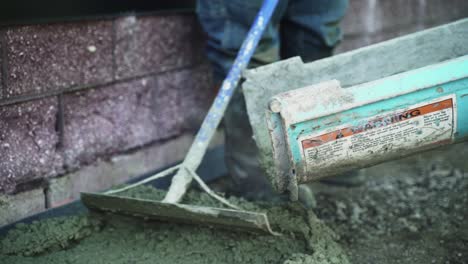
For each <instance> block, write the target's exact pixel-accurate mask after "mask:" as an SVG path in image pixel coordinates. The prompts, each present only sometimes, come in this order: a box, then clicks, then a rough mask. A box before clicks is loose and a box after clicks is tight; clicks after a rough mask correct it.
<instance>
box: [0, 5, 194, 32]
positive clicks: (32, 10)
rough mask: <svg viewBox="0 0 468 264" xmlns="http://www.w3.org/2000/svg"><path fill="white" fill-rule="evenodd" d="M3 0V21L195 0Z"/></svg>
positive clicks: (153, 9)
mask: <svg viewBox="0 0 468 264" xmlns="http://www.w3.org/2000/svg"><path fill="white" fill-rule="evenodd" d="M2 2H3V3H1V4H0V25H1V26H5V25H13V24H30V23H35V24H37V23H48V22H54V21H64V20H80V19H83V18H86V19H96V18H102V17H107V16H108V17H113V16H118V15H124V14H127V13H138V14H153V13H174V12H176V13H177V12H192V11H194V10H195V0H172V1H171V0H39V1H38V0H36V1H31V0H13V1H2Z"/></svg>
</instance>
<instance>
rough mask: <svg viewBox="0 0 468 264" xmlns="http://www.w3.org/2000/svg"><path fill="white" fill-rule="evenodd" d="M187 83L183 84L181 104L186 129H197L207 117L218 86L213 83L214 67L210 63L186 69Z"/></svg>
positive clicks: (184, 73)
mask: <svg viewBox="0 0 468 264" xmlns="http://www.w3.org/2000/svg"><path fill="white" fill-rule="evenodd" d="M181 74H183V75H186V80H187V82H186V84H185V85H183V86H181V87H180V89H181V90H182V91H181V94H182V95H181V105H182V106H183V108H184V109H190V110H189V111H183V114H184V129H187V130H191V131H197V130H198V129H199V126H200V124H201V122H202V121H203V118H204V117H205V115H206V113H207V112H208V109H209V108H210V106H211V103H212V102H213V100H214V97H215V96H216V93H217V88H218V87H215V84H214V83H213V78H212V69H211V66H210V65H208V64H202V65H199V66H197V67H195V68H193V69H189V70H185V71H183V72H182V73H181Z"/></svg>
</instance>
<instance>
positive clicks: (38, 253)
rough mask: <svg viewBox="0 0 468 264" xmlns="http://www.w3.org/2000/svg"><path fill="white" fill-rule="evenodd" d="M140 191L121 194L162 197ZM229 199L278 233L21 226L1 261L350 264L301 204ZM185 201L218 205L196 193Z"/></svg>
mask: <svg viewBox="0 0 468 264" xmlns="http://www.w3.org/2000/svg"><path fill="white" fill-rule="evenodd" d="M164 194H165V193H164V192H162V191H159V190H156V189H154V188H152V187H145V186H142V187H137V188H135V189H132V190H130V191H128V192H126V193H125V194H124V195H127V196H131V197H138V198H146V199H148V198H149V199H155V200H160V199H161V198H162V197H163V195H164ZM229 200H230V202H232V203H235V204H238V205H240V206H241V207H242V208H244V209H246V210H255V211H263V212H267V214H268V215H269V216H270V221H271V223H272V227H273V229H275V230H276V231H278V232H281V233H282V235H281V236H272V235H269V234H262V233H252V232H242V231H231V230H224V229H218V228H212V227H201V226H196V225H181V224H172V223H162V222H154V221H144V220H140V219H136V218H130V217H123V216H116V215H107V216H106V217H104V218H102V216H97V215H93V216H91V215H84V216H73V217H66V218H59V219H49V220H45V221H42V222H36V223H33V224H31V225H22V226H19V227H18V228H16V229H14V230H12V231H10V232H9V233H8V234H7V235H6V236H5V237H4V238H3V239H2V242H1V243H2V244H1V245H2V246H1V249H0V263H155V262H157V263H337V264H338V263H348V259H347V256H346V255H345V254H344V252H343V250H342V249H341V247H340V246H339V245H338V244H337V243H336V242H335V240H336V239H337V236H336V235H335V234H334V233H333V232H332V231H331V230H330V229H329V228H328V227H327V226H325V225H324V224H323V223H322V222H321V221H320V220H319V219H318V218H317V217H316V216H315V214H314V213H313V212H311V211H307V210H305V209H303V208H302V207H301V206H300V205H298V204H283V203H279V202H278V203H252V202H247V201H245V200H242V199H239V198H230V199H229ZM184 202H185V203H192V204H203V205H209V206H217V205H218V204H217V202H216V201H214V200H212V199H211V198H209V197H208V196H207V195H206V194H200V193H196V192H191V193H189V194H188V195H187V197H186V198H185V200H184Z"/></svg>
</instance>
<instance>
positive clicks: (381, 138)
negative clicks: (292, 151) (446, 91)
mask: <svg viewBox="0 0 468 264" xmlns="http://www.w3.org/2000/svg"><path fill="white" fill-rule="evenodd" d="M454 108H455V98H454V97H452V96H451V97H444V98H439V99H437V100H433V101H430V102H425V103H424V104H419V105H413V106H410V107H409V108H407V109H404V110H399V111H393V112H387V113H384V114H382V115H376V116H373V117H370V118H367V119H365V120H362V121H361V122H359V124H357V125H353V126H351V125H348V126H340V127H336V128H333V129H331V130H328V131H329V132H326V133H323V134H319V135H309V136H306V137H303V138H300V139H299V141H300V142H299V143H300V145H301V147H302V151H303V155H304V157H303V158H304V160H305V161H306V163H307V170H318V171H319V170H320V169H324V168H325V167H328V166H334V165H338V164H339V163H343V162H345V163H347V164H352V163H355V162H360V161H367V160H372V159H373V158H375V157H377V156H380V157H381V156H383V155H388V154H391V153H393V154H395V153H396V152H398V153H401V154H404V153H405V151H406V152H409V151H410V150H413V149H417V148H420V147H424V146H427V145H431V144H443V143H449V142H451V140H452V137H453V134H454V132H455V127H454V126H455V124H456V123H455V111H454Z"/></svg>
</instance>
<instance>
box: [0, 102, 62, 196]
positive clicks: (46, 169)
mask: <svg viewBox="0 0 468 264" xmlns="http://www.w3.org/2000/svg"><path fill="white" fill-rule="evenodd" d="M56 113H57V100H56V98H55V97H51V98H46V99H41V100H35V101H29V102H26V103H21V104H15V105H6V106H2V107H0V153H1V155H0V193H12V192H15V191H16V189H17V187H18V186H19V185H23V184H27V183H28V182H32V181H34V180H37V179H41V178H45V177H50V176H54V175H57V174H58V173H60V172H61V167H62V160H61V157H60V155H58V153H57V151H56V145H57V143H58V136H57V134H56V131H55V125H56V124H55V122H56Z"/></svg>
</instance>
